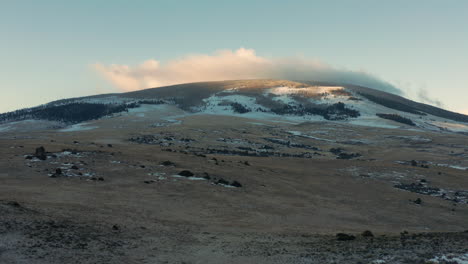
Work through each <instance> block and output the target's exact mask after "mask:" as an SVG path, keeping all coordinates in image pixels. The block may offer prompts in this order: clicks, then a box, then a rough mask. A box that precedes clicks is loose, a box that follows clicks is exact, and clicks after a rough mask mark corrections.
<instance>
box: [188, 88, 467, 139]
mask: <svg viewBox="0 0 468 264" xmlns="http://www.w3.org/2000/svg"><path fill="white" fill-rule="evenodd" d="M343 89H344V88H343V87H339V86H313V87H307V88H295V87H285V86H282V87H275V88H270V89H267V90H266V91H265V92H264V93H263V96H269V95H270V96H271V95H273V97H271V98H272V100H274V101H276V102H281V103H283V104H287V105H300V102H298V101H297V100H296V99H295V97H297V96H298V95H314V94H315V95H320V96H319V97H311V98H308V99H307V100H309V101H310V102H312V103H315V104H317V105H324V104H326V105H332V104H336V103H339V102H342V103H345V104H346V107H348V108H351V109H354V110H357V111H359V112H360V114H361V115H360V116H359V117H357V118H348V119H347V120H344V121H339V122H346V123H349V124H353V125H362V126H371V127H380V128H403V129H412V130H414V129H427V130H433V131H441V130H444V129H446V130H448V131H453V132H468V125H467V124H464V123H460V122H456V121H452V120H448V119H444V118H441V117H437V116H433V115H429V114H428V115H417V114H412V113H407V112H403V111H399V110H395V109H391V108H388V107H385V106H383V105H380V104H377V103H374V102H372V101H370V100H367V99H365V98H362V96H359V95H358V94H355V93H354V92H352V91H347V92H348V93H349V94H351V95H352V97H353V98H354V100H351V99H350V96H348V95H346V94H342V93H334V91H339V90H343ZM237 91H239V90H238V89H230V90H229V91H228V92H229V93H230V95H225V93H226V91H223V92H222V93H223V94H222V95H221V94H219V93H216V94H213V95H212V96H210V97H209V98H207V99H204V103H205V105H204V106H203V107H200V108H198V109H195V111H196V112H200V113H203V114H216V115H234V116H242V117H246V118H252V119H260V120H261V119H286V120H289V121H294V122H305V121H325V119H324V118H323V117H322V116H318V115H303V116H299V115H276V114H274V113H272V112H270V110H271V109H268V108H266V107H265V106H262V105H260V104H258V103H257V100H256V98H255V97H253V96H252V97H250V96H246V95H240V94H235V93H236V92H237ZM355 98H360V99H359V100H356V99H355ZM230 103H238V104H241V105H242V106H244V107H245V108H247V109H249V110H250V111H251V112H248V113H236V112H235V111H234V110H233V108H232V107H231V106H230ZM259 110H260V111H259ZM377 113H382V114H397V115H399V116H402V117H405V118H409V119H411V120H412V121H413V122H414V123H415V124H416V125H417V127H414V128H412V127H408V126H407V125H404V124H401V123H397V122H395V121H391V120H387V119H383V118H380V117H378V116H376V114H377Z"/></svg>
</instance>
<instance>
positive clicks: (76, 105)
mask: <svg viewBox="0 0 468 264" xmlns="http://www.w3.org/2000/svg"><path fill="white" fill-rule="evenodd" d="M155 104H161V105H163V104H165V105H174V106H177V107H178V108H180V109H181V110H184V111H186V112H187V114H217V115H236V116H243V117H246V118H253V119H266V120H268V119H285V120H292V121H296V122H306V121H325V120H328V121H339V122H342V123H350V124H355V125H364V126H377V127H388V128H408V126H411V127H413V128H419V129H426V130H437V131H452V132H468V116H467V115H463V114H459V113H454V112H450V111H446V110H443V109H441V108H437V107H434V106H430V105H426V104H422V103H417V102H414V101H411V100H408V99H405V98H403V97H401V96H398V95H394V94H390V93H386V92H383V91H379V90H375V89H371V88H367V87H361V86H355V85H346V84H345V85H337V84H330V83H319V82H312V81H306V82H297V81H287V80H239V81H223V82H203V83H189V84H181V85H173V86H166V87H160V88H152V89H145V90H140V91H136V92H129V93H121V94H104V95H97V96H90V97H82V98H72V99H65V100H59V101H55V102H51V103H48V104H45V105H42V106H39V107H35V108H29V109H23V110H18V111H14V112H10V113H5V114H1V115H0V121H1V122H2V123H7V122H17V121H22V120H30V119H33V120H49V121H56V122H62V123H63V125H65V124H74V123H79V122H84V121H88V120H93V119H98V118H101V117H104V116H108V115H111V114H116V113H122V112H126V111H128V110H129V109H137V108H139V107H141V105H155ZM57 125H58V124H55V126H57Z"/></svg>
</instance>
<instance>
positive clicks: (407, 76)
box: [0, 1, 468, 114]
mask: <svg viewBox="0 0 468 264" xmlns="http://www.w3.org/2000/svg"><path fill="white" fill-rule="evenodd" d="M249 3H250V4H241V3H239V2H237V3H223V4H219V3H218V2H216V1H202V2H197V3H185V4H184V5H183V6H182V5H180V4H176V3H162V4H161V3H153V2H145V1H143V2H139V3H138V4H132V3H126V2H125V1H117V2H113V5H106V4H105V3H98V4H95V3H93V2H92V1H81V2H79V3H67V4H64V3H61V2H60V1H42V2H40V3H39V2H33V1H15V2H11V3H8V4H5V5H4V8H2V11H0V15H1V16H0V17H1V18H0V22H2V23H0V29H1V30H2V31H3V32H6V36H7V37H8V41H4V42H2V44H0V45H3V46H1V49H0V54H2V58H3V59H2V61H1V62H0V70H1V72H2V73H3V74H2V75H3V78H1V81H2V82H0V87H2V88H1V89H2V101H1V102H0V103H1V104H0V105H1V106H0V113H3V112H8V111H12V110H17V109H21V108H28V107H33V106H37V105H41V104H45V103H48V102H51V101H55V100H60V99H66V98H72V97H82V96H92V95H96V94H105V93H117V92H122V91H130V90H139V89H145V88H153V87H158V86H167V85H170V84H180V83H190V82H194V81H217V80H220V79H223V78H224V79H263V78H261V77H278V78H275V79H290V80H297V78H296V79H294V78H284V77H289V76H302V77H304V76H312V77H313V78H309V79H307V80H317V79H325V80H334V78H338V79H340V80H352V84H358V85H359V83H363V80H364V81H365V82H364V83H371V84H375V85H376V86H377V87H370V88H377V89H379V87H382V90H386V91H391V92H393V93H397V94H400V95H403V96H404V97H406V98H409V99H411V100H415V101H418V102H421V103H426V104H430V105H434V106H438V107H442V108H444V109H447V110H450V111H455V112H459V113H464V114H468V106H467V105H466V103H465V99H464V98H466V97H467V96H468V92H467V91H468V89H467V88H468V87H467V83H468V77H467V76H466V70H467V69H468V51H467V50H466V48H464V47H466V46H468V34H463V32H466V31H467V29H466V28H465V27H464V25H466V24H467V22H468V18H466V17H465V16H464V11H466V10H468V3H467V2H464V1H451V2H450V3H448V4H447V3H441V2H438V1H424V2H423V3H424V4H421V3H422V2H418V1H415V2H411V3H407V2H404V1H394V2H392V3H382V2H375V1H352V2H348V3H340V2H337V1H326V2H325V1H314V2H309V1H294V3H290V4H278V3H270V2H268V1H254V2H249ZM246 7H247V8H246ZM175 11H177V12H175ZM237 14H242V16H241V17H242V19H238V16H237ZM329 14H332V15H329ZM123 18H125V19H123ZM278 18H281V19H278ZM316 36H319V37H320V38H319V40H318V41H317V39H316ZM395 40H397V41H395ZM223 69H226V70H223ZM235 77H241V78H235ZM242 77H243V78H242ZM257 77H260V78H257ZM356 82H358V83H356ZM364 86H365V85H364ZM25 95H27V96H25Z"/></svg>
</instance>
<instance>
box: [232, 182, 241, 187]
mask: <svg viewBox="0 0 468 264" xmlns="http://www.w3.org/2000/svg"><path fill="white" fill-rule="evenodd" d="M231 186H234V187H237V188H240V187H242V184H240V183H239V182H238V181H233V182H232V183H231Z"/></svg>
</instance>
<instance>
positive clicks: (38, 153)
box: [34, 146, 47, 160]
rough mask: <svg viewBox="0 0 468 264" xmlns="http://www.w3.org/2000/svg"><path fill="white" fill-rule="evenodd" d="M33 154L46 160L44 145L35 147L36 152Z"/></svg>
mask: <svg viewBox="0 0 468 264" xmlns="http://www.w3.org/2000/svg"><path fill="white" fill-rule="evenodd" d="M34 156H35V157H36V158H38V159H40V160H46V159H47V153H46V151H45V148H44V147H42V146H41V147H38V148H36V153H35V154H34Z"/></svg>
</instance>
